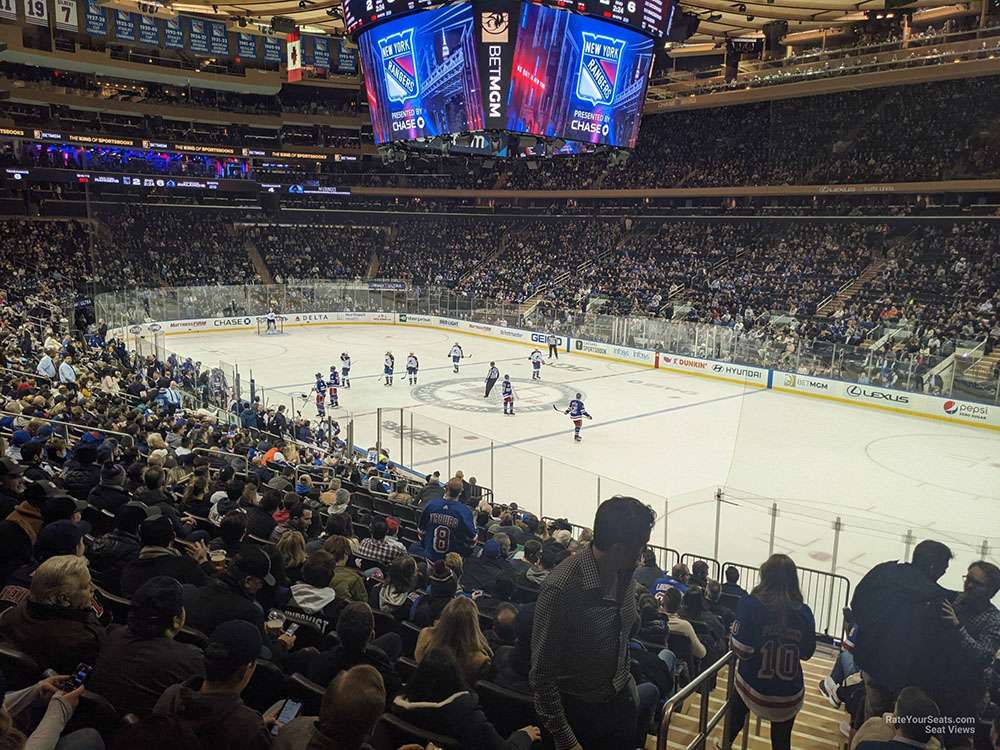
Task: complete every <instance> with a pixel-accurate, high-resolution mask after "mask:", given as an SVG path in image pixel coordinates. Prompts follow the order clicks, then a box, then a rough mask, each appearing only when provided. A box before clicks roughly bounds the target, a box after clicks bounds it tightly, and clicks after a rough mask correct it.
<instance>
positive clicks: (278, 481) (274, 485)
mask: <svg viewBox="0 0 1000 750" xmlns="http://www.w3.org/2000/svg"><path fill="white" fill-rule="evenodd" d="M264 486H265V487H267V488H268V489H271V490H279V491H281V492H287V491H288V490H290V489H292V483H291V482H289V481H288V480H287V479H285V478H284V477H272V478H271V479H270V481H268V483H267V484H265V485H264Z"/></svg>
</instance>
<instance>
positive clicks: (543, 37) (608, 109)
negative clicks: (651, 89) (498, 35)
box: [507, 3, 653, 148]
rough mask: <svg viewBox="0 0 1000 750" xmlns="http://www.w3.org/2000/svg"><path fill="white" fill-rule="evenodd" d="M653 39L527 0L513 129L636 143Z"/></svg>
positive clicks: (513, 90)
mask: <svg viewBox="0 0 1000 750" xmlns="http://www.w3.org/2000/svg"><path fill="white" fill-rule="evenodd" d="M652 64H653V40H652V39H650V38H649V37H647V36H644V35H643V34H640V33H638V32H636V31H632V30H631V29H626V28H623V27H621V26H618V25H616V24H613V23H609V22H606V21H602V20H599V19H596V18H591V17H589V16H581V15H577V14H575V13H569V12H567V11H562V10H557V9H555V8H550V7H546V6H543V5H535V4H532V3H525V4H524V5H523V6H522V11H521V23H520V26H519V27H518V31H517V42H516V44H515V47H514V60H513V66H512V71H511V86H510V93H509V96H508V99H507V130H511V131H514V132H518V133H531V134H534V135H543V136H548V137H552V138H563V139H566V140H574V141H583V142H586V143H594V144H605V145H610V146H618V147H625V148H632V147H634V146H635V140H636V137H637V136H638V133H639V122H640V120H641V115H642V106H643V102H644V100H645V97H646V84H647V81H648V79H649V70H650V67H651V66H652Z"/></svg>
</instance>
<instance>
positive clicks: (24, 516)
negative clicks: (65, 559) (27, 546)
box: [7, 501, 42, 546]
mask: <svg viewBox="0 0 1000 750" xmlns="http://www.w3.org/2000/svg"><path fill="white" fill-rule="evenodd" d="M7 520H8V521H10V522H11V523H12V524H14V525H16V526H20V527H21V529H23V530H24V533H25V534H27V535H28V538H29V539H30V540H31V545H32V546H34V545H35V542H36V541H38V532H39V531H41V530H42V514H41V513H40V512H39V511H38V508H36V507H35V506H34V505H32V504H31V503H29V502H27V501H23V502H20V503H18V505H17V507H16V508H15V509H14V512H13V513H11V514H10V515H9V516H7Z"/></svg>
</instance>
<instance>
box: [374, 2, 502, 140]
mask: <svg viewBox="0 0 1000 750" xmlns="http://www.w3.org/2000/svg"><path fill="white" fill-rule="evenodd" d="M358 50H359V52H360V55H361V62H362V66H363V68H364V71H365V89H366V93H367V95H368V106H369V108H370V112H371V120H372V131H373V134H374V137H375V143H376V144H383V143H388V142H390V141H399V140H413V139H415V138H427V137H433V136H438V135H443V134H445V133H461V132H466V131H470V130H482V129H483V104H482V95H481V93H480V89H479V72H478V69H477V65H476V40H475V35H474V34H473V14H472V6H471V5H470V4H469V3H459V4H457V5H450V6H444V7H441V8H438V9H436V10H427V11H423V12H421V13H415V14H411V15H406V16H403V17H400V18H397V19H393V20H390V21H386V22H385V23H383V24H379V25H378V26H376V27H373V28H372V29H371V30H369V31H366V32H364V33H363V34H362V35H361V36H360V37H359V38H358Z"/></svg>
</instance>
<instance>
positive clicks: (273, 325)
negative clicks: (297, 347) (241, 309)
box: [264, 307, 278, 333]
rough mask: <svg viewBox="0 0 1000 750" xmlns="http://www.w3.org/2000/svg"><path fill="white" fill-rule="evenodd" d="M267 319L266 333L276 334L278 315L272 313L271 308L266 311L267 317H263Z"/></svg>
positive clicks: (272, 309)
mask: <svg viewBox="0 0 1000 750" xmlns="http://www.w3.org/2000/svg"><path fill="white" fill-rule="evenodd" d="M264 317H265V318H266V319H267V333H277V332H278V315H277V313H275V312H274V308H273V307H272V308H271V309H270V310H268V311H267V315H265V316H264Z"/></svg>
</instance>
